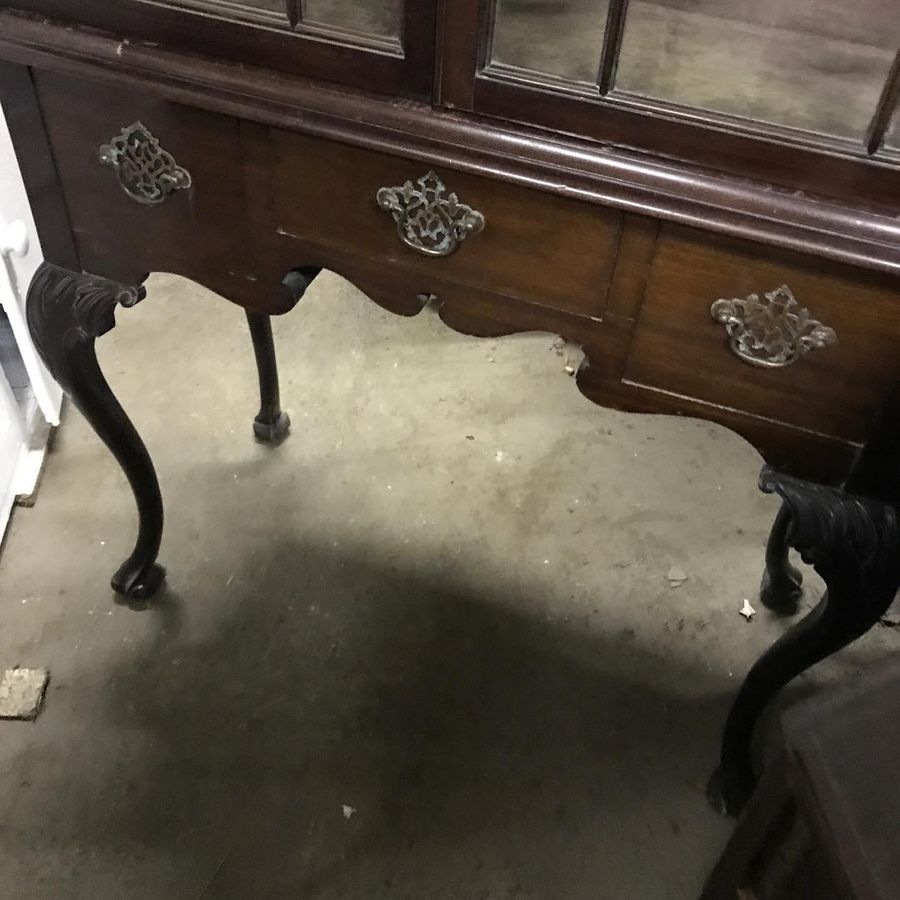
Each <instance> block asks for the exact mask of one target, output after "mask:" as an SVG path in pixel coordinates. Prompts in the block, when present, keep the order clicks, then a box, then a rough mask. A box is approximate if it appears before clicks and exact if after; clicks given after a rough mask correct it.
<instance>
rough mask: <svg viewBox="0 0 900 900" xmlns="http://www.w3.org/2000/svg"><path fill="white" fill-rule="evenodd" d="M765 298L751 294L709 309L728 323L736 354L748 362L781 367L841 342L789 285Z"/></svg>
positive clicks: (756, 364) (717, 319) (727, 328)
mask: <svg viewBox="0 0 900 900" xmlns="http://www.w3.org/2000/svg"><path fill="white" fill-rule="evenodd" d="M765 298H766V299H765V301H762V300H760V299H759V295H758V294H750V295H749V296H748V297H746V298H744V299H740V298H735V299H733V300H716V302H715V303H713V305H712V306H711V307H710V309H709V311H710V314H711V315H712V317H713V318H714V319H715V320H716V321H717V322H721V323H722V324H723V325H724V326H725V330H726V331H727V332H728V335H729V337H730V338H731V341H730V346H731V349H732V351H733V352H734V354H735V355H736V356H739V357H740V358H741V359H743V360H745V361H746V362H748V363H751V364H752V365H754V366H765V367H767V368H770V369H777V368H781V367H783V366H789V365H790V364H791V363H793V362H796V361H797V360H798V359H800V357H801V356H803V354H804V353H806V352H808V351H809V350H821V349H823V348H825V347H830V346H831V345H832V344H834V343H835V342H836V341H837V334H836V333H835V331H834V329H833V328H829V327H828V326H827V325H823V324H822V323H821V322H819V321H818V320H817V319H813V318H812V317H811V316H810V314H809V310H807V309H806V308H805V307H802V306H801V305H800V304H799V303H798V302H797V301H796V300H795V299H794V295H793V294H792V293H791V289H790V288H789V287H788V286H787V285H786V284H783V285H781V287H779V288H776V289H775V290H774V291H770V292H769V293H768V294H766V295H765Z"/></svg>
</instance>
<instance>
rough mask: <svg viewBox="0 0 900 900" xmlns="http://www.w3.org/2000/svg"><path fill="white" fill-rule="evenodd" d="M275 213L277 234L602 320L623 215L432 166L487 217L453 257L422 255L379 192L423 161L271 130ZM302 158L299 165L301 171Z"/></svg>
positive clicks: (417, 170) (418, 170)
mask: <svg viewBox="0 0 900 900" xmlns="http://www.w3.org/2000/svg"><path fill="white" fill-rule="evenodd" d="M271 147H272V179H273V191H272V193H273V200H274V206H273V217H274V223H273V224H274V225H275V229H276V230H277V231H280V232H282V233H284V234H288V235H294V236H297V237H301V238H302V237H312V238H313V239H314V240H315V241H316V242H317V243H321V244H326V245H332V246H338V247H340V248H342V249H344V250H347V251H351V252H356V253H358V254H360V255H363V256H366V257H369V258H372V259H379V260H382V261H383V262H384V264H385V265H393V264H398V265H402V266H404V267H405V268H406V269H408V270H410V271H411V272H415V273H417V277H418V280H419V283H420V284H421V286H422V290H423V291H426V292H427V290H428V282H429V279H430V278H432V277H437V278H440V279H442V280H450V281H456V282H459V283H462V284H470V285H473V286H475V287H481V288H486V289H489V290H491V291H493V292H494V293H497V294H505V295H507V296H510V297H515V298H519V299H523V300H531V301H533V302H537V303H540V304H541V305H542V306H548V307H552V308H554V309H564V310H569V311H571V312H577V313H582V314H583V315H599V313H600V310H601V307H602V305H603V300H604V298H605V296H606V291H607V289H608V286H609V279H610V276H611V274H612V266H613V261H614V260H615V256H616V249H617V246H618V241H619V227H620V219H621V215H620V214H619V213H617V212H615V211H614V210H609V209H603V208H599V207H596V206H592V205H591V204H588V203H583V202H579V201H577V200H567V199H566V198H564V197H559V196H554V195H544V194H540V193H537V192H535V191H530V190H528V189H527V188H524V187H520V186H518V185H512V184H503V183H502V182H499V181H495V180H493V179H490V178H479V177H477V176H473V175H470V174H468V173H465V172H457V171H453V170H451V169H445V168H439V169H438V170H437V174H438V175H439V176H440V177H441V179H442V180H443V181H444V182H445V184H446V188H447V192H450V191H452V192H453V193H455V194H457V195H458V196H459V199H460V201H461V202H463V203H465V204H468V205H469V206H471V207H473V208H474V209H476V210H478V211H479V212H480V213H481V214H482V215H483V216H484V217H485V223H486V224H485V227H484V231H482V232H481V233H478V234H473V235H470V236H469V237H467V238H466V239H465V241H464V242H463V243H462V244H461V245H460V247H459V249H458V250H457V251H456V252H455V253H453V254H452V255H450V256H444V257H437V258H435V257H427V256H423V255H422V254H421V253H418V252H416V251H415V250H411V249H410V248H409V247H406V246H405V245H404V244H402V243H401V242H400V241H399V240H398V237H397V233H396V227H395V225H394V221H393V219H392V218H391V216H390V214H389V213H387V212H385V211H384V210H382V209H380V208H379V207H378V206H377V205H376V204H375V194H376V192H377V190H378V189H379V188H380V187H394V186H397V187H399V186H400V185H403V184H404V183H405V182H406V181H408V180H412V181H413V182H415V180H416V179H417V178H418V177H420V176H423V175H425V173H426V171H427V169H426V168H425V167H424V166H423V165H422V164H420V163H417V162H410V160H408V159H404V158H402V157H398V156H387V155H384V154H380V153H372V152H371V151H365V150H358V149H356V148H352V147H345V148H342V150H341V152H340V153H336V152H335V150H334V145H333V144H331V143H330V142H328V141H323V140H320V139H317V138H310V137H305V136H301V135H296V134H290V133H288V132H284V131H280V130H273V131H272V133H271ZM298 160H302V161H303V162H302V165H298Z"/></svg>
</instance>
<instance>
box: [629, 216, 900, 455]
mask: <svg viewBox="0 0 900 900" xmlns="http://www.w3.org/2000/svg"><path fill="white" fill-rule="evenodd" d="M782 286H784V287H785V288H786V290H781V291H779V290H778V289H779V288H782ZM751 294H755V295H757V297H758V300H759V301H760V303H761V304H763V305H768V304H771V303H774V304H776V305H778V304H781V305H782V306H783V305H785V304H787V305H788V306H789V309H788V312H789V313H792V314H798V315H801V316H802V314H801V313H800V309H801V308H805V309H806V310H807V311H808V314H809V316H810V317H811V318H812V319H815V320H817V321H818V322H819V323H821V326H822V327H823V329H830V330H831V331H833V336H834V338H835V339H836V340H834V342H833V343H831V338H832V335H831V333H830V332H829V331H828V330H822V329H819V330H816V328H815V325H814V324H812V323H807V325H806V326H805V328H804V327H802V326H801V325H800V324H799V323H800V322H802V318H801V319H799V320H798V319H796V318H791V319H789V320H784V319H782V318H781V316H780V314H779V315H778V316H776V318H775V320H774V322H776V323H781V324H782V325H783V324H785V323H787V324H791V325H792V326H793V327H792V328H788V329H787V330H786V331H785V332H784V333H782V331H779V330H778V327H780V326H773V327H775V331H774V332H772V333H768V334H767V337H768V338H769V339H770V347H769V349H768V350H765V351H760V353H759V354H758V355H759V356H760V357H762V359H757V361H756V364H752V363H751V362H748V361H747V360H746V359H745V358H742V357H741V356H739V355H738V353H737V352H736V348H735V346H733V340H732V337H729V335H728V334H727V332H726V327H725V325H724V324H723V322H721V321H717V320H716V319H715V318H714V317H713V315H712V314H711V306H712V304H713V303H714V302H715V301H716V300H719V299H724V300H731V299H744V298H747V297H748V296H749V295H751ZM766 294H772V295H773V296H772V298H771V299H769V298H767V297H766ZM791 297H793V298H794V299H795V300H796V304H797V305H796V306H792V305H791V304H790V298H791ZM729 309H730V310H732V311H734V312H737V313H738V314H739V315H749V313H750V312H751V307H750V305H749V304H746V303H744V304H736V305H733V306H731V307H728V308H727V309H725V310H723V313H722V315H723V316H724V315H725V313H727V312H728V310H729ZM798 327H800V328H801V330H802V331H803V332H804V333H806V334H808V335H810V339H809V341H808V342H812V343H816V342H817V341H818V342H822V343H826V344H828V346H824V347H822V348H821V349H811V350H809V352H802V350H801V351H798V353H797V354H792V353H791V351H790V346H791V345H792V344H796V343H797V341H796V340H795V339H793V338H792V337H791V335H792V334H794V332H795V331H796V329H797V328H798ZM738 335H739V327H738V329H735V335H734V336H733V337H735V338H736V337H737V336H738ZM785 335H786V336H787V339H786V340H785V341H782V340H781V339H782V337H784V336H785ZM801 343H802V342H801ZM794 355H795V356H796V358H795V359H794V360H793V361H789V360H790V358H791V357H792V356H794ZM761 362H768V363H769V365H762V364H760V363H761ZM624 377H625V380H626V381H629V382H633V383H637V384H642V385H647V386H651V387H654V388H658V389H661V390H665V391H669V392H672V393H676V394H682V395H684V396H687V397H693V398H697V399H699V400H703V401H706V402H711V403H715V404H720V405H722V406H726V407H730V408H732V409H736V410H740V411H743V412H747V413H751V414H753V415H757V416H761V417H764V418H768V419H772V420H776V421H779V422H784V423H788V424H791V425H795V426H798V427H801V428H805V429H808V430H811V431H816V432H819V433H821V434H825V435H830V436H834V437H838V438H841V439H844V440H851V441H859V440H862V439H864V438H865V436H866V433H867V431H868V430H869V428H870V426H871V423H872V418H873V416H874V414H875V413H876V411H877V409H878V406H879V404H880V402H881V401H882V399H883V397H884V396H885V394H886V392H887V390H888V388H889V386H890V385H891V384H892V383H893V382H894V381H896V380H897V379H898V378H900V284H898V282H897V281H896V280H892V279H889V278H886V277H880V276H878V277H876V276H875V275H874V274H872V273H867V272H865V271H864V270H859V269H851V268H849V267H844V266H837V265H832V264H828V263H826V262H824V261H822V260H818V259H814V258H806V257H801V256H798V255H796V254H792V253H787V252H782V251H778V250H774V249H772V248H765V247H762V246H756V245H752V244H738V243H736V242H733V241H729V240H725V239H720V238H717V237H714V236H711V235H707V234H700V233H699V232H694V231H691V230H689V229H684V228H678V227H675V226H664V227H663V228H662V229H661V232H660V236H659V240H658V243H657V245H656V250H655V254H654V256H653V261H652V265H651V270H650V275H649V278H648V281H647V285H646V290H645V293H644V297H643V302H642V304H641V307H640V311H639V314H638V318H637V322H636V325H635V330H634V337H633V340H632V344H631V348H630V351H629V355H628V360H627V363H626V367H625V375H624Z"/></svg>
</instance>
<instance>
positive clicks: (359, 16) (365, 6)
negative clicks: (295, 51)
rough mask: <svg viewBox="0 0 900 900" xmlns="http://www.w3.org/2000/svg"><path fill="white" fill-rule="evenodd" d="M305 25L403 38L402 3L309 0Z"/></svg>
mask: <svg viewBox="0 0 900 900" xmlns="http://www.w3.org/2000/svg"><path fill="white" fill-rule="evenodd" d="M411 2H414V3H415V2H422V0H411ZM303 21H304V22H311V23H314V24H316V25H332V26H334V27H335V28H341V29H343V30H345V31H357V32H361V33H362V34H375V35H378V36H379V37H399V36H400V0H305V2H304V4H303Z"/></svg>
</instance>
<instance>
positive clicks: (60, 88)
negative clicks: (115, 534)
mask: <svg viewBox="0 0 900 900" xmlns="http://www.w3.org/2000/svg"><path fill="white" fill-rule="evenodd" d="M792 7H794V5H793V4H784V3H782V2H781V0H757V2H755V3H749V2H746V0H696V2H691V3H685V2H684V0H654V2H646V0H631V2H626V0H562V2H560V3H556V4H552V5H550V6H548V5H547V4H542V3H535V2H533V0H409V2H403V0H118V2H116V3H109V2H106V0H78V2H77V3H76V2H74V0H12V2H6V3H2V4H0V102H2V105H3V109H4V113H5V116H6V118H7V121H8V124H9V128H10V132H11V134H12V137H13V142H14V144H15V146H16V150H17V154H18V157H19V161H20V164H21V168H22V171H23V174H24V176H25V180H26V184H27V188H28V191H29V195H30V199H31V202H32V205H33V208H34V210H35V215H36V218H37V222H38V227H39V232H40V238H41V243H42V247H43V251H44V254H45V256H46V260H47V263H46V264H45V266H44V267H43V268H42V269H41V270H40V271H39V272H38V274H37V276H36V277H35V279H34V282H33V283H32V285H31V288H30V290H29V296H28V320H29V323H30V327H31V330H32V333H33V335H34V338H35V342H36V344H37V346H38V348H39V350H40V352H41V354H42V355H43V357H44V359H45V360H46V362H47V364H48V366H49V367H50V369H51V371H52V372H53V373H54V374H55V375H56V377H57V378H58V379H59V380H60V381H61V382H62V383H63V385H64V386H65V387H66V389H67V390H68V392H69V394H70V396H71V397H72V399H73V400H74V401H75V403H76V404H78V405H79V407H80V408H81V409H82V410H83V411H84V413H85V415H86V416H87V417H88V418H89V420H90V421H91V422H92V424H93V425H94V427H95V428H96V430H97V431H98V433H99V434H100V436H101V437H102V438H103V439H104V440H105V441H106V442H107V444H108V445H109V446H110V449H111V450H112V451H113V453H114V454H115V455H116V457H117V459H118V460H119V462H120V464H121V465H122V467H123V468H124V470H125V472H126V473H127V475H128V478H129V480H130V482H131V484H132V487H133V488H134V492H135V497H136V500H137V505H138V510H139V517H140V528H139V534H138V539H137V543H136V545H135V548H134V551H133V552H132V554H131V555H130V556H129V558H128V559H127V560H126V562H125V563H123V565H122V567H121V568H120V569H119V571H118V572H117V573H116V575H115V576H114V577H113V587H114V588H115V589H116V590H117V591H119V592H120V593H123V594H125V595H127V596H129V597H135V598H143V597H146V596H148V595H149V594H151V593H152V592H153V591H154V590H155V589H156V588H157V587H158V585H159V584H160V582H161V580H162V576H163V572H162V569H161V568H160V567H159V565H158V564H157V562H156V556H157V552H158V549H159V543H160V535H161V530H162V519H163V513H162V504H161V500H160V494H159V488H158V485H157V481H156V475H155V473H154V471H153V466H152V463H151V461H150V458H149V456H148V454H147V451H146V449H145V447H144V445H143V443H142V442H141V439H140V437H139V436H138V435H137V434H136V432H135V430H134V428H133V427H132V426H131V423H130V422H129V421H128V419H127V416H126V415H125V413H124V412H123V411H122V409H121V407H120V406H119V405H118V403H117V401H116V400H115V397H114V396H113V394H112V392H111V390H110V388H109V386H108V385H107V383H106V381H105V380H104V378H103V375H102V373H101V372H100V370H99V367H98V366H97V361H96V357H95V355H94V341H95V339H96V338H97V337H99V336H101V335H102V334H104V333H105V332H106V331H108V330H109V329H110V328H111V327H113V325H114V312H115V308H116V307H117V306H123V307H128V306H130V305H132V304H134V303H136V302H138V301H139V300H140V299H142V297H143V294H144V290H143V288H142V287H141V286H140V285H141V283H142V281H143V280H144V277H145V275H146V273H147V272H150V271H155V270H163V271H169V272H175V273H178V274H181V275H184V276H187V277H189V278H192V279H195V280H197V281H199V282H201V283H203V284H204V285H206V286H207V287H209V288H211V289H212V290H214V291H216V292H218V293H220V294H222V295H223V296H225V297H227V298H229V299H230V300H232V301H233V302H235V303H236V304H238V305H239V306H241V307H243V308H244V309H245V310H246V311H247V315H248V322H249V325H250V331H251V336H252V339H253V345H254V349H255V352H256V359H257V363H258V368H259V373H260V394H261V408H260V411H259V414H258V415H257V417H256V419H255V422H254V431H255V433H256V435H257V437H258V438H259V439H261V440H270V441H275V440H279V439H281V438H282V437H283V436H284V435H285V433H286V431H287V428H288V421H287V418H286V416H284V414H283V413H282V412H281V409H280V406H279V398H278V383H277V372H276V366H275V358H274V349H273V345H272V336H271V329H270V325H269V321H268V316H270V315H272V314H281V313H285V312H287V311H288V310H290V309H291V308H292V307H293V306H294V305H295V304H296V303H297V302H298V301H299V299H300V298H301V297H302V295H303V292H304V291H305V289H306V287H307V286H308V284H309V282H310V281H311V279H312V278H313V277H315V274H316V272H317V271H319V270H320V269H321V268H323V267H327V268H330V269H333V270H334V271H336V272H338V273H340V274H341V275H343V276H344V277H346V278H347V279H349V280H350V281H352V282H353V283H354V284H356V285H357V286H358V287H359V288H361V289H362V290H363V291H364V292H365V293H366V294H368V296H370V297H371V298H372V299H373V300H375V301H376V302H378V303H380V304H381V305H383V306H385V307H386V308H388V309H390V310H392V311H394V312H396V313H399V314H402V315H414V314H415V313H417V312H418V311H419V310H420V308H421V306H422V302H423V299H424V298H427V297H429V296H435V297H437V299H438V301H439V303H440V305H441V306H440V310H441V317H442V318H443V320H444V321H445V322H446V323H447V324H448V325H450V326H451V327H453V328H456V329H458V330H460V331H464V332H467V333H471V334H477V335H485V336H488V335H490V336H496V335H501V334H508V333H511V332H515V331H523V330H545V331H549V332H555V333H558V334H561V335H563V336H565V337H566V338H567V339H569V340H572V341H575V342H577V343H580V344H581V345H582V346H583V347H584V350H585V364H584V365H583V366H582V367H581V369H580V371H579V372H578V376H577V383H578V387H579V388H580V390H581V391H582V392H583V393H584V394H585V395H587V396H588V397H590V398H591V399H593V400H595V401H597V402H600V403H605V404H612V405H616V406H619V407H623V408H627V409H633V410H648V411H649V410H652V411H661V412H674V413H689V414H694V415H701V416H704V417H706V418H709V419H713V420H715V421H718V422H722V423H724V424H726V425H728V426H729V427H731V428H734V429H735V430H737V431H739V432H740V433H741V434H743V435H745V436H746V437H747V438H748V439H749V440H751V441H752V442H753V443H754V444H755V445H756V446H757V447H758V448H759V449H760V450H761V451H762V452H763V454H764V455H765V456H766V458H767V460H768V461H769V462H770V463H772V464H774V465H776V466H777V467H778V469H779V471H784V472H788V473H793V474H795V475H802V476H804V477H807V478H812V479H815V480H816V483H819V482H824V483H833V484H836V483H840V482H841V481H842V480H843V479H845V478H846V476H847V473H848V472H849V471H850V468H851V464H852V462H853V460H854V459H855V458H856V457H857V456H858V454H859V452H860V448H861V446H862V442H863V440H864V438H865V436H866V435H867V434H868V433H869V429H870V426H871V422H872V420H873V418H874V416H875V413H876V411H877V408H878V404H879V402H880V398H881V397H882V396H883V395H884V393H885V392H886V390H887V389H888V387H889V386H890V385H891V384H893V383H894V382H895V381H896V380H897V378H898V377H900V354H898V352H897V349H898V346H900V296H898V290H897V288H898V284H900V282H898V274H900V222H898V220H897V217H896V213H897V208H898V202H900V113H897V106H898V102H900V54H898V47H900V17H898V16H896V14H895V8H894V0H864V2H863V3H862V5H860V4H857V5H855V6H853V7H852V9H851V8H849V7H847V6H846V4H844V3H842V2H840V0H812V2H810V3H806V4H803V5H802V8H801V7H800V6H799V5H798V6H797V7H796V8H792ZM769 484H770V482H768V481H767V482H766V485H769ZM797 484H799V482H797V483H794V482H791V481H790V480H789V479H788V480H784V479H782V480H778V481H772V482H771V486H772V487H773V488H774V489H776V490H779V491H780V492H781V493H782V495H783V496H784V498H785V501H786V504H787V505H788V506H789V507H791V508H792V509H793V508H794V507H797V508H799V506H801V505H804V506H810V507H811V506H812V505H813V504H812V502H811V501H809V500H808V498H807V497H806V494H805V493H804V491H805V489H803V490H801V489H800V488H798V487H796V485H797ZM817 496H818V495H817ZM822 496H824V494H823V495H822ZM828 496H831V495H828ZM834 496H843V495H838V494H835V495H834ZM798 498H799V499H798ZM804 515H805V514H804ZM801 519H802V517H801ZM801 519H797V520H795V519H792V520H791V522H792V524H791V525H790V528H788V531H789V535H788V539H789V540H790V541H791V542H792V543H794V544H795V545H798V546H800V545H801V544H802V542H801V544H798V543H797V542H798V541H800V540H801V536H802V535H803V534H805V532H804V531H803V529H800V528H799V526H797V524H796V522H797V521H800V520H801ZM787 525H788V520H787V518H786V517H785V516H782V517H780V519H779V523H778V528H779V529H781V531H782V532H783V531H784V529H785V527H786V526H787ZM778 533H780V532H778V531H777V530H776V537H775V538H773V547H774V548H775V549H774V550H773V553H772V554H771V555H772V556H773V558H775V557H777V556H778V554H779V553H780V552H781V551H780V550H779V543H780V538H778V537H777V535H778ZM804 540H805V538H804ZM772 571H773V572H776V567H775V565H774V564H773V567H772ZM776 574H777V573H776ZM826 580H827V579H826ZM788 581H790V578H788ZM829 584H830V583H829ZM836 584H837V582H836ZM776 587H777V585H776ZM831 595H832V598H834V597H836V596H839V595H840V590H839V588H838V587H835V588H834V589H833V590H832V591H831ZM841 605H843V601H841ZM829 608H830V607H829ZM834 646H837V644H834ZM804 659H807V657H804ZM782 674H784V673H783V672H782ZM754 677H756V676H754ZM764 693H766V692H765V691H763V692H761V693H760V696H762V694H764ZM754 717H755V715H754V716H751V717H750V718H751V719H752V718H754ZM747 718H748V717H747V716H744V720H743V725H742V727H741V729H738V731H739V732H741V733H743V732H746V731H747V728H748V723H747V721H746V720H747ZM751 724H752V722H751ZM732 731H733V729H732ZM729 758H730V757H729ZM735 765H738V763H734V765H732V763H728V762H727V761H726V768H728V767H729V766H731V767H732V769H733V768H734V766H735ZM745 774H746V773H745ZM745 781H746V779H745ZM742 793H743V790H741V791H736V792H735V793H734V796H735V797H737V796H738V794H742ZM732 805H734V804H732Z"/></svg>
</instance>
